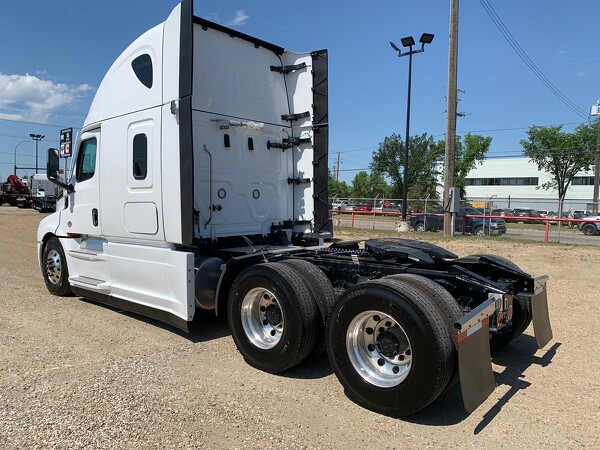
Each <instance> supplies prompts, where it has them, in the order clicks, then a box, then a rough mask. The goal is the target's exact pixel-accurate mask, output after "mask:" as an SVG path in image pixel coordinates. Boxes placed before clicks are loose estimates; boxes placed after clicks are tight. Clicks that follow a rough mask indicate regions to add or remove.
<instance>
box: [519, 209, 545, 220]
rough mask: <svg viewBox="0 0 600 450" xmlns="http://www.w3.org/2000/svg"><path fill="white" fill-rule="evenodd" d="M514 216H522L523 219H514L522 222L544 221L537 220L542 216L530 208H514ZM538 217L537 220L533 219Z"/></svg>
mask: <svg viewBox="0 0 600 450" xmlns="http://www.w3.org/2000/svg"><path fill="white" fill-rule="evenodd" d="M514 211H515V216H516V217H522V218H523V219H522V220H520V219H516V222H523V223H544V221H543V220H539V219H541V218H542V216H541V215H540V213H539V212H537V211H536V210H535V209H532V208H515V209H514ZM536 218H538V220H535V219H536Z"/></svg>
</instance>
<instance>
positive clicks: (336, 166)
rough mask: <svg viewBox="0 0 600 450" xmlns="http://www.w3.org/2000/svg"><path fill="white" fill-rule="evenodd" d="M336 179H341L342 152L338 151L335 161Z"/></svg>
mask: <svg viewBox="0 0 600 450" xmlns="http://www.w3.org/2000/svg"><path fill="white" fill-rule="evenodd" d="M335 181H340V152H338V154H337V159H336V161H335Z"/></svg>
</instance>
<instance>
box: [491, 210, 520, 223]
mask: <svg viewBox="0 0 600 450" xmlns="http://www.w3.org/2000/svg"><path fill="white" fill-rule="evenodd" d="M490 215H491V216H501V217H511V216H514V215H515V212H514V211H513V210H512V209H510V208H500V209H492V211H491V212H490ZM504 221H505V222H507V223H508V222H515V220H514V219H504Z"/></svg>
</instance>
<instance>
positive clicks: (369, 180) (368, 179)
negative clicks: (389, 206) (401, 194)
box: [352, 170, 389, 198]
mask: <svg viewBox="0 0 600 450" xmlns="http://www.w3.org/2000/svg"><path fill="white" fill-rule="evenodd" d="M388 194H389V186H388V184H387V183H386V181H385V179H384V178H383V175H381V174H379V173H376V172H371V173H370V174H368V173H367V172H366V171H364V170H362V171H360V172H358V173H357V174H356V176H355V177H354V180H352V196H353V197H356V198H375V197H377V196H379V197H382V196H387V195H388Z"/></svg>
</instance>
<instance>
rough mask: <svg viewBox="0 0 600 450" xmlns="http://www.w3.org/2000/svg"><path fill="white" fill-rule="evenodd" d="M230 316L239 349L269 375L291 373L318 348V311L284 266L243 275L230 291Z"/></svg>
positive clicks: (303, 285) (299, 279) (299, 280)
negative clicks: (288, 370) (269, 373)
mask: <svg viewBox="0 0 600 450" xmlns="http://www.w3.org/2000/svg"><path fill="white" fill-rule="evenodd" d="M227 315H228V319H229V328H230V330H231V335H232V336H233V340H234V342H235V344H236V346H237V348H238V350H239V351H240V353H241V354H242V356H243V357H244V359H245V360H246V361H247V362H248V363H249V364H250V365H252V366H253V367H256V368H257V369H260V370H264V371H265V372H271V373H275V372H281V371H284V370H286V369H289V368H291V367H293V366H295V365H297V364H299V363H300V362H302V361H303V360H304V359H305V358H306V356H307V355H308V354H309V353H310V352H311V351H312V350H313V348H314V347H315V341H316V338H317V326H316V325H317V319H318V309H317V306H316V304H315V302H314V301H313V299H312V295H311V293H310V291H309V289H308V287H307V286H306V282H305V281H304V280H303V279H302V277H301V276H300V275H299V274H298V273H297V272H296V270H294V269H293V268H291V267H288V266H286V265H284V264H281V263H265V264H257V265H255V266H251V267H249V268H247V269H245V270H244V271H242V272H241V273H240V275H238V277H237V278H236V280H235V282H234V284H233V287H232V289H231V294H230V297H229V303H228V307H227Z"/></svg>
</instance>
